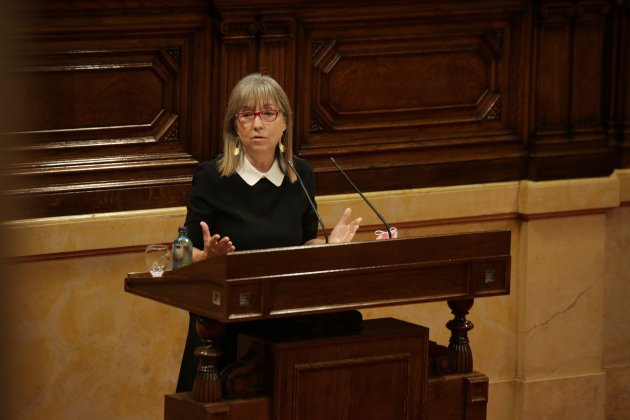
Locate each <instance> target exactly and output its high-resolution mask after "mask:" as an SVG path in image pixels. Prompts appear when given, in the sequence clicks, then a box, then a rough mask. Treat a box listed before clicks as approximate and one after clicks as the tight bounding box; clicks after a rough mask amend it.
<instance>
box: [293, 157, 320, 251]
mask: <svg viewBox="0 0 630 420" xmlns="http://www.w3.org/2000/svg"><path fill="white" fill-rule="evenodd" d="M287 164H289V167H290V168H291V170H292V171H293V173H294V174H295V176H296V177H297V179H298V181H300V185H301V186H302V191H304V195H305V196H306V198H308V202H309V203H310V205H311V208H312V209H313V211H314V212H315V215H316V216H317V220H318V221H319V224H320V225H321V227H322V230H323V231H324V238H326V243H328V233H327V232H326V226H324V221H323V220H322V218H321V216H320V215H319V212H318V211H317V206H316V205H315V203H313V200H311V196H310V195H309V193H308V190H307V189H306V187H305V186H304V182H302V178H301V177H300V174H298V171H296V170H295V168H294V167H293V163H291V161H290V160H289V159H287Z"/></svg>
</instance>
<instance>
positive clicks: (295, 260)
mask: <svg viewBox="0 0 630 420" xmlns="http://www.w3.org/2000/svg"><path fill="white" fill-rule="evenodd" d="M510 246H511V233H510V232H509V231H494V232H473V233H463V234H455V235H440V236H428V237H418V238H407V239H394V240H383V241H371V242H353V243H345V244H328V245H319V246H303V247H291V248H277V249H263V250H256V251H244V252H234V253H231V254H228V255H225V256H221V257H216V258H211V259H208V260H205V261H202V262H199V263H195V264H191V265H189V266H186V267H183V268H180V269H177V270H172V271H168V272H166V273H164V275H163V277H159V278H153V277H151V276H150V275H149V274H148V273H129V274H128V275H127V278H126V279H125V290H126V291H127V292H129V293H134V294H137V295H140V296H143V297H146V298H149V299H152V300H155V301H158V302H162V303H165V304H168V305H170V306H174V307H178V308H181V309H185V310H188V311H190V312H192V313H195V314H198V315H200V317H199V319H198V320H197V331H198V332H199V334H200V337H201V339H202V342H203V343H204V344H203V346H201V347H199V348H198V349H197V352H198V353H199V355H200V356H199V357H200V363H199V368H198V371H197V377H196V379H195V385H194V386H193V392H192V394H190V395H188V394H185V395H182V394H173V395H167V397H166V401H165V419H166V420H172V419H179V418H187V419H190V420H193V419H204V420H211V419H218V418H221V419H224V420H245V419H247V420H249V419H251V418H253V419H257V420H268V419H273V420H315V419H326V420H329V419H335V418H339V419H344V420H346V419H361V420H364V419H372V418H374V419H379V420H380V419H396V420H398V419H402V420H407V419H427V418H431V419H433V418H439V419H442V418H443V417H441V416H442V415H444V416H448V418H449V419H450V418H453V419H460V418H461V419H464V418H465V419H484V418H485V413H486V405H487V397H488V390H487V378H486V377H485V376H483V375H481V374H477V373H475V372H474V371H473V358H472V351H471V348H470V346H469V340H468V336H467V333H468V331H469V330H471V329H472V328H473V324H472V323H471V322H470V321H468V320H467V319H466V315H467V314H468V311H469V310H470V308H471V307H472V305H473V301H474V299H476V298H480V297H487V296H499V295H507V294H509V292H510V263H511V256H510ZM430 301H447V302H448V306H449V308H450V309H451V313H452V314H453V319H452V320H450V321H449V322H448V323H447V324H446V326H447V328H448V329H449V330H450V331H451V338H450V340H449V344H448V347H445V346H439V345H434V346H433V345H431V344H430V343H429V342H428V332H427V330H426V328H424V327H421V326H417V325H412V324H408V323H406V322H403V321H399V320H393V319H389V320H367V321H363V322H362V324H360V325H362V328H360V329H358V330H356V331H355V330H354V329H353V328H349V329H348V328H346V329H345V330H343V328H341V329H338V328H336V327H335V322H334V321H333V322H328V321H327V320H332V319H336V317H338V316H341V318H340V319H343V315H344V314H348V313H356V314H359V315H360V313H359V312H358V310H359V309H362V308H369V307H379V306H387V305H402V304H410V303H420V302H430ZM311 317H312V318H311ZM307 318H308V319H309V320H310V321H309V322H311V321H312V322H313V323H312V324H311V326H312V327H315V329H314V330H312V331H315V332H318V333H321V332H322V331H324V332H326V334H328V335H325V336H321V335H320V336H318V335H317V334H315V335H312V336H307V337H305V336H303V335H301V333H300V329H299V328H297V329H294V330H293V331H294V332H296V333H297V335H295V336H293V337H287V336H276V335H274V334H270V335H269V334H268V333H269V331H273V330H274V329H275V330H277V331H279V330H283V328H282V327H281V328H277V326H278V325H285V321H289V322H288V323H286V325H290V324H291V323H297V324H299V325H303V324H301V323H302V322H304V321H305V320H306V319H307ZM246 321H251V322H246ZM347 321H349V322H348V324H347V325H348V326H352V325H353V324H352V322H351V319H348V320H347ZM229 324H236V325H229ZM324 324H327V325H332V328H325V329H323V330H318V329H317V328H319V327H321V326H322V325H324ZM341 324H344V323H340V325H341ZM251 325H256V326H262V325H265V326H267V327H269V326H271V329H269V328H267V329H265V328H263V330H264V333H263V331H255V330H254V331H252V330H247V328H248V326H251ZM227 326H229V327H233V328H234V329H231V328H227V329H226V331H227V330H232V331H238V333H239V334H240V339H241V340H249V342H250V344H251V345H252V346H253V344H254V343H257V345H256V351H258V352H259V353H258V354H257V355H254V356H256V357H252V358H249V357H241V358H237V360H236V361H235V362H234V363H228V364H227V365H225V366H222V365H220V364H219V363H218V360H219V357H220V356H221V355H222V354H223V355H231V354H233V352H225V353H224V352H223V350H222V349H220V348H217V347H215V345H214V341H217V338H219V335H218V334H219V333H220V331H222V330H223V329H224V328H226V327H227ZM342 330H343V331H342ZM219 342H220V340H219ZM239 346H240V343H239ZM260 349H264V350H263V351H262V352H260ZM239 351H240V350H239ZM237 356H239V357H240V356H244V355H243V354H239V355H237ZM245 356H251V354H250V355H245ZM261 361H262V362H261ZM429 370H431V372H432V377H431V378H430V379H428V372H429ZM435 376H437V377H435ZM261 378H262V379H261ZM444 418H447V417H444Z"/></svg>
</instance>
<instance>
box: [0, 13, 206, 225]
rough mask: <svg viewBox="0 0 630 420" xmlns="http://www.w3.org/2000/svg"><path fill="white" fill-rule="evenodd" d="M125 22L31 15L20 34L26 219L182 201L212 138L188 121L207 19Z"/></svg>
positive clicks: (20, 155)
mask: <svg viewBox="0 0 630 420" xmlns="http://www.w3.org/2000/svg"><path fill="white" fill-rule="evenodd" d="M85 7H87V6H85ZM118 13H119V14H116V13H114V14H103V15H102V16H97V14H96V13H95V14H90V16H80V17H79V18H75V17H72V16H48V17H34V18H33V19H34V20H33V27H32V28H26V29H25V31H24V33H22V34H21V35H22V36H24V38H25V39H26V41H25V42H24V49H23V50H22V51H21V56H20V57H19V60H20V67H19V68H17V69H16V71H15V75H14V80H15V83H16V84H17V86H16V91H17V92H19V95H17V97H16V98H15V100H14V103H13V106H14V108H15V110H16V112H17V113H18V114H20V115H23V116H24V118H23V119H22V120H21V121H20V122H19V123H18V125H16V126H15V127H13V132H12V137H13V139H14V141H15V144H16V145H17V147H15V148H14V150H13V151H12V152H13V155H14V161H13V163H12V164H11V165H10V168H9V170H10V176H11V178H12V181H11V185H12V186H13V188H12V189H11V190H10V191H9V192H8V194H9V199H11V200H13V201H16V202H17V203H18V208H19V210H20V212H21V213H20V214H22V215H25V216H27V217H34V216H54V215H62V214H76V213H91V212H102V211H116V210H125V209H133V208H136V209H138V208H151V207H161V206H164V205H167V206H168V205H183V204H184V203H185V200H186V196H187V190H188V189H189V188H190V180H191V174H192V171H193V169H194V166H195V165H196V163H197V159H196V158H195V157H193V155H192V154H191V149H192V147H191V143H192V139H193V138H194V137H196V136H199V135H202V134H203V133H206V135H207V132H208V127H204V126H200V125H199V124H198V123H197V121H195V123H193V119H197V118H199V116H200V115H199V113H198V112H195V110H194V104H195V102H196V101H198V100H200V95H198V94H196V93H195V90H194V87H195V86H196V85H199V83H197V82H195V81H194V78H195V77H198V76H200V74H196V73H195V71H194V70H195V67H201V66H202V64H203V63H204V60H203V58H202V57H197V56H196V54H197V53H198V51H197V50H196V49H198V48H199V47H200V46H204V47H205V48H207V45H206V44H207V41H206V40H204V26H205V25H206V16H205V15H204V14H198V15H195V14H194V13H188V14H179V15H174V16H173V17H172V19H171V20H170V21H169V22H164V21H163V20H162V19H160V18H159V16H158V18H157V19H156V18H155V17H152V16H140V15H134V14H133V13H125V11H118ZM169 25H170V26H169ZM200 93H202V94H203V92H200Z"/></svg>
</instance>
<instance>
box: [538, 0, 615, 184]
mask: <svg viewBox="0 0 630 420" xmlns="http://www.w3.org/2000/svg"><path fill="white" fill-rule="evenodd" d="M610 11H611V2H610V1H606V0H601V1H568V0H567V1H542V2H540V4H539V6H538V7H537V9H536V11H535V39H536V42H535V45H534V56H533V57H534V86H533V88H534V89H533V95H534V97H533V105H534V106H533V109H534V113H533V127H532V129H533V131H532V138H531V142H530V151H531V154H530V159H529V161H528V169H529V174H528V175H529V178H531V179H537V180H539V179H555V178H571V177H580V176H602V175H608V174H610V173H611V172H612V170H613V168H614V159H613V153H614V149H613V148H612V147H611V144H610V142H609V140H608V134H607V124H608V121H606V120H605V119H604V113H603V112H602V105H603V98H605V97H606V96H607V92H608V88H609V87H608V85H607V83H606V80H607V79H608V77H610V76H607V75H606V74H605V70H606V64H605V63H606V59H607V57H609V49H608V48H609V46H607V45H606V39H607V38H608V37H610V35H611V34H610V26H609V25H607V19H608V18H609V16H610Z"/></svg>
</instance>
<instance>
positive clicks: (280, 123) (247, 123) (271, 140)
mask: <svg viewBox="0 0 630 420" xmlns="http://www.w3.org/2000/svg"><path fill="white" fill-rule="evenodd" d="M275 114H277V115H275ZM274 118H275V119H274ZM272 119H274V120H273V121H271V120H272ZM286 129H287V124H286V121H285V119H284V115H283V114H282V112H281V111H280V110H278V107H277V106H275V104H273V103H266V104H259V105H257V106H256V107H255V108H254V107H243V108H242V109H241V110H240V112H239V113H238V114H237V117H236V132H237V134H238V136H239V137H240V139H241V144H242V145H243V149H244V151H245V154H246V155H247V156H249V157H251V158H254V159H273V157H274V156H275V151H276V147H277V146H278V143H279V142H280V139H281V138H282V134H283V133H284V131H285V130H286Z"/></svg>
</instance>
